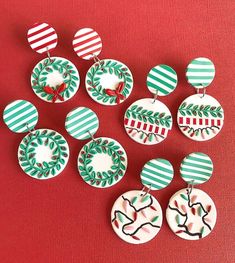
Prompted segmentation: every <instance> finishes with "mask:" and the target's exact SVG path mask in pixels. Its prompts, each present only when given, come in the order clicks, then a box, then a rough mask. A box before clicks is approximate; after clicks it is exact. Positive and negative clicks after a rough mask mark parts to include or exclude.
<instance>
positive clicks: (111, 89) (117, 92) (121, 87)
mask: <svg viewBox="0 0 235 263" xmlns="http://www.w3.org/2000/svg"><path fill="white" fill-rule="evenodd" d="M132 88H133V77H132V74H131V71H130V70H129V68H128V67H127V66H126V65H125V64H123V63H122V62H119V61H117V60H114V59H104V60H100V61H99V62H96V63H95V64H93V65H92V66H91V67H90V69H89V70H88V72H87V74H86V90H87V92H88V94H89V95H90V97H91V98H92V99H93V100H94V101H96V102H98V103H100V104H102V105H109V106H113V105H117V104H120V103H122V102H124V101H125V100H126V99H127V98H128V97H129V96H130V94H131V91H132Z"/></svg>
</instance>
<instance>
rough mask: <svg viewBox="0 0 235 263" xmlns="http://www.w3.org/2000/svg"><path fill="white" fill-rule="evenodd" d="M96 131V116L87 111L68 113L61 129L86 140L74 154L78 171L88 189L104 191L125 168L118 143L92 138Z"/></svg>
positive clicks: (76, 109)
mask: <svg viewBox="0 0 235 263" xmlns="http://www.w3.org/2000/svg"><path fill="white" fill-rule="evenodd" d="M98 128H99V120H98V117H97V115H96V114H95V113H94V112H93V111H92V110H91V109H89V108H85V107H78V108H75V109H73V110H72V111H70V112H69V113H68V115H67V117H66V120H65V129H66V130H67V132H68V133H69V134H70V135H71V136H72V137H74V138H75V139H78V140H86V139H90V138H91V141H89V142H88V143H86V144H85V145H84V146H83V147H82V149H81V151H80V152H79V154H78V161H77V165H78V171H79V173H80V175H81V177H82V179H83V180H84V181H85V182H86V183H88V184H89V185H91V186H94V187H98V188H106V187H110V186H113V185H115V184H116V183H118V182H119V181H120V180H121V179H122V178H123V176H124V174H125V172H126V169H127V155H126V152H125V150H124V148H123V147H122V146H121V144H120V143H119V142H117V141H116V140H114V139H111V138H107V137H98V138H94V134H95V133H96V132H97V130H98Z"/></svg>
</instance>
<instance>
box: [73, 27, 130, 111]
mask: <svg viewBox="0 0 235 263" xmlns="http://www.w3.org/2000/svg"><path fill="white" fill-rule="evenodd" d="M73 48H74V51H75V53H76V54H77V55H78V56H79V57H80V58H82V59H84V60H94V62H95V63H94V64H93V65H92V66H91V67H90V68H89V70H88V71H87V74H86V80H85V85H86V90H87V93H88V95H89V96H90V97H91V98H92V99H93V100H94V101H96V102H98V103H100V104H103V105H110V106H113V105H117V104H120V103H122V102H124V101H125V100H126V99H127V98H128V97H129V96H130V94H131V91H132V88H133V77H132V74H131V71H130V70H129V68H128V67H127V66H126V65H125V64H123V63H122V62H120V61H117V60H114V59H102V60H100V59H99V58H98V55H99V54H100V52H101V50H102V41H101V38H100V36H99V35H98V33H97V32H96V31H94V30H93V29H91V28H82V29H80V30H78V31H77V32H76V34H75V36H74V39H73Z"/></svg>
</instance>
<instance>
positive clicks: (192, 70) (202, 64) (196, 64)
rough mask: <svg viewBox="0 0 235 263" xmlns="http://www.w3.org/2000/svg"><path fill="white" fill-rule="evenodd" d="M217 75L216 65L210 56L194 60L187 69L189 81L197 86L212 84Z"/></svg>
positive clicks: (202, 86) (203, 86)
mask: <svg viewBox="0 0 235 263" xmlns="http://www.w3.org/2000/svg"><path fill="white" fill-rule="evenodd" d="M214 77H215V66H214V64H213V62H212V61H211V60H209V59H208V58H196V59H194V60H192V61H191V62H190V63H189V65H188V67H187V70H186V78H187V80H188V82H189V83H190V84H191V85H192V86H193V87H195V88H198V89H200V88H205V87H207V86H209V85H210V84H211V82H212V81H213V79H214Z"/></svg>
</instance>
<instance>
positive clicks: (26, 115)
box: [3, 100, 38, 133]
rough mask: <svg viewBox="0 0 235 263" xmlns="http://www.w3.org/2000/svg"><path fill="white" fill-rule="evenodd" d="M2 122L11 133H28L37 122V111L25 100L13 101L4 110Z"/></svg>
mask: <svg viewBox="0 0 235 263" xmlns="http://www.w3.org/2000/svg"><path fill="white" fill-rule="evenodd" d="M3 120H4V122H5V123H6V125H7V126H8V128H9V129H10V130H11V131H13V132H17V133H21V132H22V133H23V132H28V131H30V130H32V129H33V128H34V127H35V126H36V124H37V122H38V111H37V109H36V107H35V106H34V105H33V104H32V103H30V102H28V101H26V100H15V101H13V102H11V103H10V104H8V105H7V106H6V108H5V109H4V111H3Z"/></svg>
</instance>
